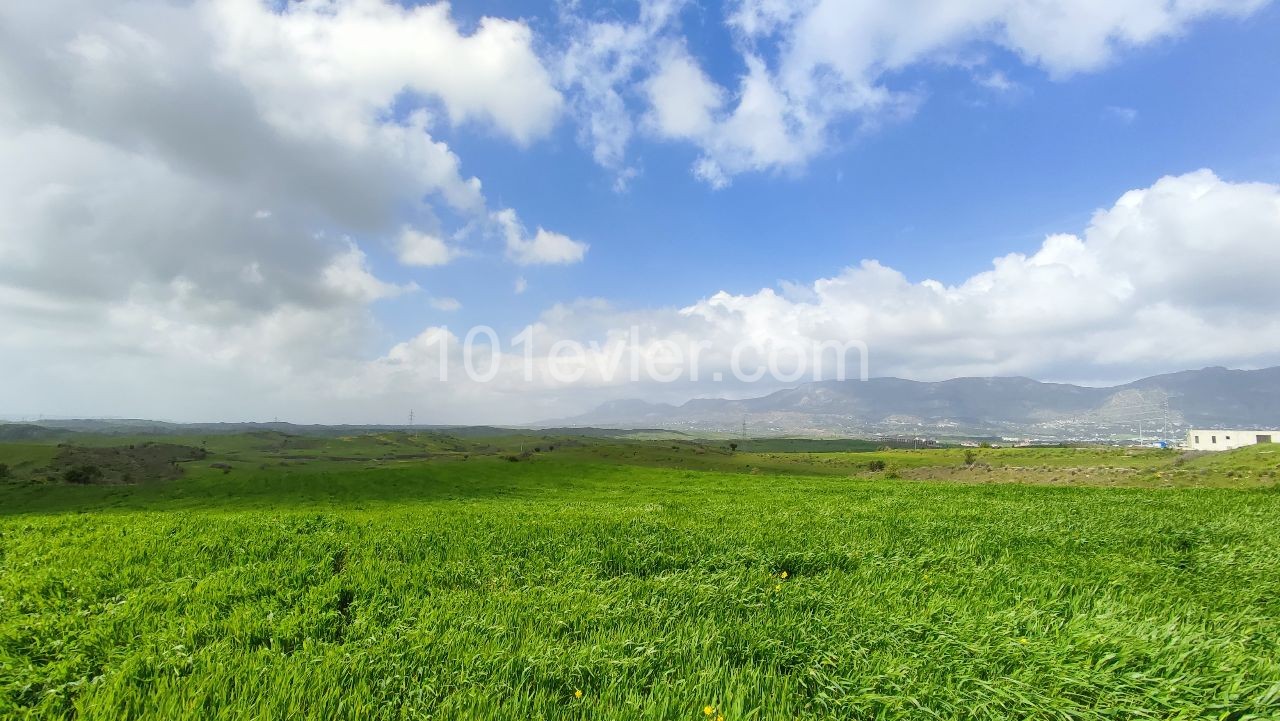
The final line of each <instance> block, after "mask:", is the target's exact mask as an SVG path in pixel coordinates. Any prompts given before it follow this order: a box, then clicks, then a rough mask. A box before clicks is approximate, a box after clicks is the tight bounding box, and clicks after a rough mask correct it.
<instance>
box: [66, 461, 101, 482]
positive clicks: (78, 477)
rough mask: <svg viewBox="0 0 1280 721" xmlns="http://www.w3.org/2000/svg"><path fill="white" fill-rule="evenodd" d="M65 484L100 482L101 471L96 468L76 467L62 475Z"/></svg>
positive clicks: (88, 466) (87, 466)
mask: <svg viewBox="0 0 1280 721" xmlns="http://www.w3.org/2000/svg"><path fill="white" fill-rule="evenodd" d="M62 478H63V480H65V481H66V482H67V483H97V482H99V481H101V480H102V469H101V468H98V467H97V466H90V465H84V466H76V467H74V468H68V469H67V470H66V472H65V473H63V474H62Z"/></svg>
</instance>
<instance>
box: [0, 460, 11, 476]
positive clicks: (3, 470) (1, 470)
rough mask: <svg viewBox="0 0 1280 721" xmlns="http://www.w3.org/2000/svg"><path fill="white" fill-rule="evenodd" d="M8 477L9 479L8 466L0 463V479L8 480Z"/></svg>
mask: <svg viewBox="0 0 1280 721" xmlns="http://www.w3.org/2000/svg"><path fill="white" fill-rule="evenodd" d="M8 477H9V464H8V463H0V478H8Z"/></svg>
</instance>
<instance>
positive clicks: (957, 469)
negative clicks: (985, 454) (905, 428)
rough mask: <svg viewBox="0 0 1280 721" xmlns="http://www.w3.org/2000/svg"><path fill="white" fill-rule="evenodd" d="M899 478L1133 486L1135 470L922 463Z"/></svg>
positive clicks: (1103, 467) (1111, 467)
mask: <svg viewBox="0 0 1280 721" xmlns="http://www.w3.org/2000/svg"><path fill="white" fill-rule="evenodd" d="M898 474H899V475H901V476H902V477H903V478H910V479H912V480H917V481H952V482H956V483H1028V484H1032V485H1050V486H1053V485H1058V486H1127V485H1135V482H1136V481H1137V479H1136V478H1135V476H1136V475H1137V471H1136V470H1135V469H1133V468H1123V467H1114V466H1083V467H1054V466H988V465H984V464H977V465H973V466H926V467H924V468H908V469H903V470H901V471H899V472H898Z"/></svg>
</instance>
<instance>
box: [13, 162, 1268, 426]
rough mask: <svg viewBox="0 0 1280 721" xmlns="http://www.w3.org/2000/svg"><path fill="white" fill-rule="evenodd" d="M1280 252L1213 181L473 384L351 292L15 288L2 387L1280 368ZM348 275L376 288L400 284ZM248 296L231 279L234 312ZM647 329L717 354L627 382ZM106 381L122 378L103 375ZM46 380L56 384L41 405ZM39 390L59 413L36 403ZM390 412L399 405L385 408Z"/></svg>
mask: <svg viewBox="0 0 1280 721" xmlns="http://www.w3.org/2000/svg"><path fill="white" fill-rule="evenodd" d="M3 217H5V216H4V215H3V214H0V218H3ZM0 237H5V235H4V234H0ZM11 250H12V248H6V252H9V251H11ZM339 252H340V253H342V252H345V251H341V250H340V251H339ZM8 260H9V258H6V261H8ZM359 260H360V259H359V258H354V257H348V258H347V261H346V263H347V266H346V271H344V273H346V272H351V277H354V278H360V274H359V272H358V269H359V268H360V263H359V262H358V261H359ZM1277 264H1280V186H1277V185H1270V184H1263V183H1231V182H1227V181H1224V180H1222V179H1220V178H1218V177H1216V176H1215V175H1214V174H1213V173H1211V172H1209V171H1199V172H1195V173H1190V174H1187V175H1182V176H1173V177H1167V178H1163V179H1160V180H1159V181H1158V182H1156V183H1154V184H1153V185H1152V186H1151V187H1149V188H1144V189H1140V190H1135V191H1132V192H1129V193H1126V194H1124V195H1123V196H1122V197H1121V198H1120V199H1119V200H1117V201H1116V202H1115V203H1114V204H1113V205H1112V206H1111V207H1109V208H1107V209H1104V210H1100V211H1098V212H1097V213H1096V214H1095V215H1094V217H1093V219H1092V220H1091V221H1090V222H1089V224H1088V226H1087V227H1086V228H1085V229H1084V230H1083V232H1081V233H1079V234H1057V235H1052V236H1050V237H1048V238H1046V239H1045V241H1044V242H1043V244H1042V245H1041V246H1040V247H1039V248H1038V249H1037V250H1036V251H1035V252H1033V253H1030V254H1020V253H1013V254H1009V255H1006V256H1002V257H1000V258H997V259H995V260H994V261H993V263H992V265H991V267H990V268H989V269H987V270H985V271H984V272H981V273H978V274H975V275H973V276H972V277H969V278H967V279H964V280H963V281H961V282H958V283H955V284H951V285H946V284H943V283H939V282H936V281H932V280H927V279H926V280H920V279H911V278H908V277H907V276H905V275H904V274H903V273H901V272H899V271H897V270H894V269H892V268H889V267H887V266H884V265H883V264H881V263H877V262H875V261H870V260H869V261H864V262H862V263H860V264H858V265H855V266H853V267H850V268H848V269H846V270H843V271H841V272H839V273H837V274H835V275H833V276H831V277H829V278H824V279H820V280H817V281H815V282H813V283H811V284H809V285H807V286H792V287H787V288H783V289H782V291H778V290H774V289H762V290H760V291H758V292H756V293H749V294H730V293H723V292H721V293H714V294H711V295H709V296H707V297H706V298H705V299H703V300H700V301H697V302H695V303H693V304H691V305H688V306H686V307H684V308H682V309H661V308H657V309H642V310H635V311H620V310H618V309H616V308H614V307H612V306H611V305H610V304H608V303H607V302H604V301H601V300H582V301H577V302H574V303H569V304H564V305H557V306H554V307H552V308H550V309H548V310H547V311H546V312H545V313H543V314H542V316H541V318H540V319H539V321H538V323H537V324H536V335H535V338H536V343H535V346H536V348H537V352H538V356H537V361H536V362H535V373H534V377H533V380H531V381H530V380H526V377H525V371H524V365H523V354H522V349H517V348H514V347H512V345H511V339H510V338H504V339H502V342H503V345H502V347H501V349H500V351H499V352H496V353H495V352H493V351H492V350H491V349H489V348H488V347H487V346H485V347H482V348H481V349H479V350H478V351H477V352H476V355H475V357H474V358H473V359H472V361H473V365H474V366H475V367H476V368H478V369H480V370H485V369H488V368H489V364H490V363H497V364H498V365H497V372H496V375H495V378H494V380H493V382H491V383H477V382H473V381H471V380H469V379H467V377H466V376H465V374H464V373H462V371H461V369H462V367H463V366H462V358H461V356H460V350H459V345H460V341H461V338H460V337H459V336H460V335H461V334H460V333H459V334H450V333H449V332H448V331H445V330H444V329H442V328H428V329H426V330H424V331H423V332H422V333H421V334H419V335H418V336H416V337H414V338H412V339H410V340H407V341H404V342H401V343H396V344H394V345H391V347H390V348H389V349H388V350H386V351H385V352H380V353H374V354H372V355H371V356H362V354H360V353H358V352H357V349H360V348H370V347H375V346H371V345H370V342H369V341H370V339H369V337H368V335H367V331H368V325H367V321H366V320H365V319H364V318H363V313H364V310H363V309H364V306H363V305H362V304H359V303H351V302H346V301H344V300H343V299H344V298H347V297H349V296H350V295H352V292H348V291H343V292H342V293H336V294H333V295H332V299H333V300H331V301H330V303H329V304H328V305H324V306H317V307H314V308H313V307H304V306H300V305H296V304H286V305H275V306H272V307H271V309H270V310H268V311H265V312H263V313H260V314H258V315H256V316H254V317H253V320H252V321H251V322H245V323H237V324H231V325H215V324H210V323H193V322H192V318H193V317H198V316H200V315H203V314H209V313H217V312H218V310H219V304H218V303H209V302H206V301H202V300H200V299H199V298H197V297H194V296H192V295H191V293H190V291H191V288H192V286H191V285H190V284H188V283H187V282H186V281H184V280H183V279H182V278H178V279H175V280H173V281H171V282H169V283H167V284H164V285H163V286H161V285H152V286H147V287H145V288H142V289H137V290H133V291H127V295H128V300H127V301H125V302H123V303H116V304H112V305H111V306H109V307H108V309H107V310H106V312H103V313H102V314H100V315H99V316H98V320H97V324H98V325H100V326H101V328H99V329H95V330H93V331H91V332H90V331H87V330H86V331H85V332H80V333H70V332H66V330H67V328H69V327H70V328H78V329H81V330H85V329H84V327H83V326H79V325H71V326H68V325H67V322H68V321H67V320H66V318H65V316H64V315H62V314H63V313H64V312H65V310H66V308H67V306H66V303H67V302H68V301H67V300H65V299H61V298H49V297H47V296H45V295H42V294H38V293H36V294H34V295H33V294H31V293H27V294H26V295H24V294H23V291H20V290H18V289H16V288H15V287H14V286H12V285H10V284H7V283H0V309H3V311H2V312H3V314H4V320H5V321H6V334H4V335H3V336H0V349H2V350H3V352H0V373H3V374H4V377H6V378H8V379H10V380H11V381H12V382H11V383H9V384H5V385H4V386H3V387H0V404H3V405H4V406H5V407H6V408H10V409H15V410H14V412H25V410H30V411H31V412H50V413H56V412H58V411H59V409H62V408H68V409H70V408H71V407H72V406H70V405H69V404H73V403H80V404H85V405H80V406H74V407H76V408H80V409H82V410H83V411H86V412H98V413H106V412H116V413H119V412H125V411H128V412H130V413H137V414H141V415H161V416H172V415H173V414H175V413H176V411H174V410H173V409H174V408H175V407H178V406H180V407H181V408H183V409H185V410H183V411H181V412H182V413H183V414H185V417H187V418H212V417H222V418H243V417H259V418H261V417H271V416H273V415H280V416H281V417H289V418H293V419H297V420H314V421H331V422H332V421H352V422H368V421H373V420H394V419H395V418H398V417H399V415H400V407H401V406H402V405H403V404H405V403H408V402H411V401H412V400H413V399H415V398H425V397H430V398H431V399H432V407H433V409H435V413H436V415H435V416H434V417H433V418H432V420H435V421H440V422H477V423H479V422H516V421H522V420H537V419H542V418H552V417H557V416H563V415H567V414H569V413H572V412H576V411H578V410H583V409H585V408H587V407H590V406H592V405H593V404H595V403H597V402H599V401H602V400H606V399H609V398H617V397H644V398H648V399H653V400H680V399H683V398H687V397H689V396H691V395H697V394H712V395H735V396H739V397H740V396H743V395H758V394H761V393H763V392H767V391H768V390H771V389H773V388H775V387H778V385H788V384H779V383H773V384H769V383H767V382H766V383H761V384H758V385H726V384H715V383H712V382H711V381H710V378H711V377H712V373H713V372H714V371H716V370H727V369H728V368H729V362H730V350H731V349H732V348H733V346H734V345H735V344H737V343H739V342H742V341H749V342H750V343H752V344H755V345H756V346H758V347H760V348H769V347H782V346H785V345H788V344H808V343H810V342H811V341H815V340H817V341H837V342H846V341H851V340H860V341H863V342H865V343H866V344H867V345H868V347H869V349H870V360H871V366H872V371H873V373H875V374H877V375H900V376H906V377H912V378H919V379H937V378H945V377H952V376H958V375H990V374H1002V375H1010V374H1019V375H1030V376H1033V377H1039V378H1044V379H1049V380H1053V379H1060V380H1068V379H1072V378H1080V377H1086V378H1090V379H1095V380H1126V379H1131V378H1135V377H1138V376H1141V375H1145V374H1149V373H1155V372H1164V371H1169V370H1175V369H1180V368H1187V367H1196V366H1201V365H1208V364H1219V363H1221V364H1228V365H1234V366H1262V365H1272V364H1277V363H1280V299H1278V298H1277V297H1276V296H1275V293H1274V292H1273V286H1274V282H1273V280H1274V279H1273V277H1272V276H1273V275H1274V268H1275V267H1277ZM10 267H11V266H10V265H9V264H8V263H7V262H6V263H4V264H0V268H6V269H7V268H10ZM268 271H270V268H268ZM197 283H198V281H197ZM341 285H343V286H344V287H346V288H348V289H354V295H356V296H359V295H361V294H363V295H366V296H368V295H377V294H379V293H383V292H387V291H388V290H389V289H388V288H387V287H385V286H381V285H371V286H366V285H365V283H364V282H362V281H356V282H352V283H347V284H341ZM243 292H245V289H244V288H242V287H239V286H236V287H233V288H228V289H227V296H226V297H227V300H226V301H225V302H231V300H232V299H234V298H236V297H238V295H239V294H241V293H243ZM334 302H336V303H337V304H336V305H334ZM33 318H37V319H39V321H38V322H33V320H32V319H33ZM632 326H635V327H636V328H638V333H639V343H640V348H641V351H642V352H643V353H649V354H652V353H656V352H660V351H661V349H662V348H663V347H664V345H667V346H670V345H674V346H675V347H677V348H681V349H691V348H693V347H694V346H695V345H696V344H699V343H704V344H706V346H707V347H706V348H705V350H704V351H703V352H702V353H701V356H700V358H701V360H702V363H701V364H700V367H701V369H702V375H701V377H700V380H699V381H698V382H696V383H694V382H680V383H673V384H658V383H653V382H649V383H642V384H640V385H632V384H630V383H628V382H627V375H628V374H627V372H626V367H627V365H629V363H628V362H627V360H626V356H623V355H619V353H620V350H621V349H622V348H623V347H624V344H625V343H626V342H627V336H628V333H629V329H630V328H631V327H632ZM442 339H447V340H448V345H447V346H446V347H445V348H444V351H443V352H444V355H443V356H442V355H441V353H442V351H441V347H440V342H441V340H442ZM565 339H571V340H576V341H579V342H582V343H583V344H584V345H585V346H586V347H587V353H586V356H585V363H586V367H587V372H585V373H584V375H583V377H582V378H581V379H580V380H578V381H574V382H567V383H566V382H561V381H558V380H556V379H555V378H554V377H552V376H550V375H549V374H548V369H549V367H550V366H549V364H548V361H547V360H546V359H545V357H544V354H545V353H546V351H547V350H548V348H549V346H550V345H551V344H553V343H555V342H556V341H558V340H565ZM593 341H594V342H595V343H596V345H595V346H592V345H591V343H592V342H593ZM381 347H383V348H386V345H382V346H381ZM369 357H373V358H374V359H373V360H368V358H369ZM442 357H444V358H447V359H448V361H449V367H450V369H451V375H450V376H449V378H448V380H447V381H441V379H440V371H441V368H440V361H441V358H442ZM33 358H39V359H40V362H38V363H37V362H33V361H32V359H33ZM619 359H622V360H621V361H620V360H619ZM619 363H621V366H619V365H618V364H619ZM90 366H92V367H90ZM610 368H621V370H620V372H617V373H611V372H610ZM104 377H105V378H112V379H113V382H112V383H109V384H102V383H99V382H97V380H96V379H98V378H104ZM78 379H83V380H78ZM28 388H39V389H41V391H40V393H39V394H38V396H33V395H30V394H28V393H27V392H26V391H24V390H23V389H28ZM157 388H163V389H164V392H163V393H162V394H157V393H156V392H155V389H157ZM37 397H38V398H39V399H40V400H41V401H42V404H43V405H41V406H40V407H32V402H33V399H34V398H37ZM175 404H178V406H175ZM388 408H391V409H394V411H395V412H394V413H391V415H387V414H388V413H390V412H389V411H388V410H387V409H388ZM18 409H24V410H18Z"/></svg>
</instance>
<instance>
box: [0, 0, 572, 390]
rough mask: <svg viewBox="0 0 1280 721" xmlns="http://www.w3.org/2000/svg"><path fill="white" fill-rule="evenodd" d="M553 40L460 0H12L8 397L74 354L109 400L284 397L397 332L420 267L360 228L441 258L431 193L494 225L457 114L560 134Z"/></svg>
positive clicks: (6, 18)
mask: <svg viewBox="0 0 1280 721" xmlns="http://www.w3.org/2000/svg"><path fill="white" fill-rule="evenodd" d="M533 46H534V41H533V37H532V33H531V31H530V30H529V28H528V27H527V26H526V25H524V24H523V23H520V22H517V21H509V20H500V19H494V18H483V19H481V20H480V21H479V22H478V23H477V24H476V26H475V28H474V30H471V31H469V32H463V31H462V30H461V29H460V28H459V27H458V25H457V24H456V23H455V22H454V21H453V20H452V19H451V18H450V16H449V10H448V5H447V4H435V5H431V6H424V7H418V8H404V7H402V6H400V5H399V4H396V3H393V2H390V1H389V0H317V1H315V2H305V3H289V4H285V5H280V4H277V3H270V2H266V1H265V0H216V1H215V0H197V1H196V2H191V3H171V2H166V1H164V0H136V1H134V2H128V3H111V2H92V1H90V0H48V2H40V3H5V4H3V5H0V167H2V168H4V171H3V172H0V326H3V327H4V328H5V333H4V334H2V335H3V337H2V338H0V356H2V357H3V358H4V362H3V363H2V364H0V365H3V373H4V374H5V377H6V378H8V379H11V380H12V381H13V382H14V383H17V384H19V385H18V386H13V385H10V384H9V383H6V384H5V391H6V394H5V395H6V396H7V397H4V398H3V399H0V400H2V402H4V403H5V404H6V405H7V406H8V407H13V406H14V405H15V404H16V402H17V399H14V398H12V397H9V395H8V394H11V393H13V392H14V390H13V389H14V388H15V387H21V384H22V383H23V379H24V378H27V377H29V376H31V375H32V374H43V373H46V372H49V373H53V372H55V371H57V373H58V374H59V375H57V376H54V377H57V378H62V379H70V378H82V379H85V381H86V382H85V383H82V384H78V385H77V384H67V385H66V386H65V387H66V388H67V389H70V388H72V387H73V386H74V387H75V388H76V392H77V393H78V395H77V396H76V398H81V399H85V401H84V402H85V403H86V404H90V405H91V404H92V403H93V400H92V399H94V398H98V399H99V401H101V402H100V403H99V404H98V405H97V407H99V408H111V407H113V406H114V407H116V408H130V407H132V408H139V405H138V404H137V403H136V402H135V401H134V399H136V398H143V397H146V398H147V399H149V400H150V401H153V402H154V403H155V404H159V403H160V402H161V401H162V400H163V395H164V394H155V393H151V392H150V390H149V389H153V388H155V387H160V385H159V384H161V383H162V382H163V381H164V380H165V379H168V380H171V381H172V383H171V384H170V385H168V386H165V387H166V388H169V389H174V388H180V387H184V386H185V385H187V384H197V385H198V384H202V383H203V382H205V381H206V380H207V381H208V382H213V379H215V378H216V379H217V380H218V382H221V383H224V384H225V385H224V388H237V389H244V392H243V393H237V394H235V395H237V396H239V397H240V398H242V399H243V398H246V397H248V398H267V397H268V396H269V395H271V394H270V393H268V392H265V391H264V388H272V387H283V386H284V385H287V384H295V385H296V383H297V377H298V374H303V375H306V374H315V373H331V372H333V370H332V369H333V368H336V367H338V366H342V365H343V364H348V363H351V362H353V361H355V360H356V359H361V358H367V357H370V356H372V355H376V352H375V351H377V350H380V349H381V348H384V347H385V345H380V344H382V343H384V341H385V339H384V338H382V337H381V335H382V333H383V332H384V331H382V330H381V329H380V328H379V325H378V323H377V322H376V321H375V319H374V317H373V312H372V305H373V304H375V303H377V302H379V301H380V300H384V299H386V298H389V297H392V296H395V295H399V294H402V293H406V292H412V291H414V290H416V286H414V285H413V284H412V283H408V284H397V283H391V282H387V281H385V280H383V279H381V278H379V277H378V276H377V274H376V273H375V271H374V270H373V263H371V262H370V260H369V258H368V257H367V256H366V254H365V251H364V249H363V247H362V244H367V243H370V242H373V243H374V244H375V245H378V244H381V243H383V242H388V243H390V244H392V245H395V244H396V243H397V242H399V243H400V247H399V248H398V250H401V251H406V250H407V253H406V257H407V258H408V259H409V261H411V262H414V263H417V264H424V263H426V264H430V263H432V262H443V261H444V260H447V259H449V258H452V257H453V256H454V255H456V249H453V248H451V247H448V246H446V248H445V252H443V253H442V252H440V249H439V248H438V247H435V246H433V245H432V243H431V242H430V241H429V240H424V238H429V237H435V236H434V233H435V232H436V229H437V228H438V226H439V223H438V222H437V220H436V215H435V213H434V212H433V209H434V208H436V207H443V208H447V209H448V210H449V212H450V213H451V217H456V218H460V219H461V221H462V222H487V217H488V209H487V208H486V201H485V198H484V196H483V194H482V192H481V184H480V181H479V179H477V178H475V177H470V176H468V175H467V174H466V173H464V172H463V170H462V168H463V164H462V160H461V159H460V158H459V157H458V156H457V155H456V154H455V153H454V152H453V151H452V149H450V148H449V147H448V146H447V145H446V144H445V143H444V142H442V141H441V140H439V139H438V138H437V137H436V135H437V134H438V133H437V130H438V129H439V128H440V127H441V126H442V125H443V124H446V123H447V124H450V125H452V126H456V127H457V128H458V130H460V131H464V130H465V131H471V132H479V133H483V134H486V135H492V136H496V138H497V142H500V143H505V144H507V145H523V144H526V143H528V142H531V141H533V140H536V139H538V138H539V137H542V136H544V135H545V134H546V133H548V132H549V131H550V130H551V128H552V126H553V125H554V123H555V122H556V121H557V118H558V117H559V114H560V112H561V105H562V100H561V96H560V93H559V92H558V91H557V90H556V89H555V88H554V87H553V85H552V83H551V78H550V74H549V72H548V71H547V70H546V69H545V68H544V66H543V65H542V63H541V61H540V60H539V58H538V57H537V55H536V53H535V52H534V50H533ZM406 217H408V218H420V219H425V222H424V226H425V227H418V226H417V225H416V224H414V223H413V222H412V221H411V223H410V226H409V227H407V228H406V227H405V222H406V221H405V219H406ZM406 239H407V240H406ZM88 358H92V363H89V362H88V361H87V360H84V359H88ZM249 369H254V370H249ZM239 374H243V376H244V379H245V380H243V381H241V380H238V379H239V378H240V377H241V376H240V375H239ZM249 378H254V379H257V380H255V381H253V382H252V383H250V381H249V380H248V379H249ZM131 379H132V380H131ZM286 379H288V381H287V383H286ZM133 380H136V381H138V383H134V382H133ZM326 380H332V377H330V378H327V379H326ZM259 381H260V382H261V383H262V384H263V386H261V387H259V386H256V385H253V384H254V383H257V382H259ZM58 385H59V383H58V382H56V381H53V380H50V378H46V379H45V383H44V384H43V388H44V389H45V390H47V391H49V397H50V398H52V399H53V400H52V401H51V404H54V405H56V397H57V396H58V395H60V393H61V389H60V388H58V387H56V386H58ZM86 386H92V387H91V388H90V387H86ZM249 386H253V387H249ZM31 387H36V386H31ZM201 387H203V386H201ZM222 393H226V391H225V390H224V391H222ZM192 395H193V396H194V395H200V394H199V393H194V392H193V394H192ZM213 395H216V394H213ZM108 398H112V399H113V402H111V403H108V402H106V400H107V399H108ZM214 401H216V398H214ZM211 402H213V401H211ZM250 405H252V403H250ZM81 408H83V406H81ZM64 410H65V411H66V412H76V408H66V407H64ZM142 410H145V408H139V411H142ZM246 412H248V411H246ZM232 415H235V414H234V413H233V414H232Z"/></svg>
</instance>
